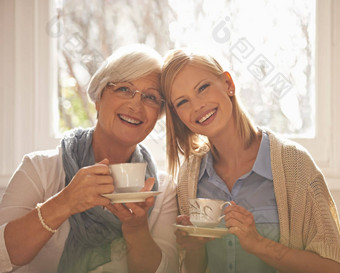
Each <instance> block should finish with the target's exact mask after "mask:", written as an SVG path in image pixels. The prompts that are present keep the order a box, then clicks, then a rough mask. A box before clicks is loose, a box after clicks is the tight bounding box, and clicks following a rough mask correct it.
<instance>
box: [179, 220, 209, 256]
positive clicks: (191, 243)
mask: <svg viewBox="0 0 340 273" xmlns="http://www.w3.org/2000/svg"><path fill="white" fill-rule="evenodd" d="M176 223H177V224H178V225H183V226H189V225H192V223H191V222H190V217H189V216H187V215H178V216H177V218H176ZM175 234H176V241H177V243H178V244H179V245H180V246H181V247H182V248H184V249H186V250H198V249H202V248H204V246H205V244H206V243H207V242H209V241H211V240H214V239H213V238H205V237H196V236H189V235H188V233H187V232H185V231H184V230H179V229H177V230H176V231H175Z"/></svg>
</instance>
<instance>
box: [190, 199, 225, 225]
mask: <svg viewBox="0 0 340 273" xmlns="http://www.w3.org/2000/svg"><path fill="white" fill-rule="evenodd" d="M226 204H228V205H229V206H230V205H231V203H230V202H228V201H227V202H225V201H223V200H215V199H206V198H189V215H190V222H191V223H192V224H193V225H194V226H197V227H216V226H218V225H219V223H220V221H221V220H222V219H223V218H224V215H222V209H223V206H224V205H226Z"/></svg>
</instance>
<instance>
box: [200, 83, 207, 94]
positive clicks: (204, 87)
mask: <svg viewBox="0 0 340 273" xmlns="http://www.w3.org/2000/svg"><path fill="white" fill-rule="evenodd" d="M209 86H210V84H208V83H206V84H203V85H202V86H201V87H200V88H198V91H199V92H202V91H204V90H205V89H206V88H208V87H209Z"/></svg>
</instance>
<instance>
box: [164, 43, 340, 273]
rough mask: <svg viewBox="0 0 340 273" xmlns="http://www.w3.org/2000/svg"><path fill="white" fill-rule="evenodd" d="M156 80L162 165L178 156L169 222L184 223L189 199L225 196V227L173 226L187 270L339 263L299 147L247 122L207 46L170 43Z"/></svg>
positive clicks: (298, 268) (334, 266) (327, 204)
mask: <svg viewBox="0 0 340 273" xmlns="http://www.w3.org/2000/svg"><path fill="white" fill-rule="evenodd" d="M161 86H162V89H161V90H162V92H163V96H164V98H165V99H166V102H167V106H166V115H167V126H166V127H167V148H168V162H169V166H170V170H171V171H172V172H174V170H175V169H176V167H177V166H178V162H179V154H180V153H182V154H184V157H185V161H184V163H183V165H182V166H181V168H180V172H179V175H178V186H177V187H178V200H179V208H180V211H181V214H182V215H181V216H180V217H179V218H178V223H181V224H182V225H183V224H185V225H188V224H190V222H189V219H188V216H187V215H188V214H189V202H188V198H196V197H199V198H210V199H219V200H224V201H229V202H231V203H232V205H231V206H228V207H227V208H226V209H225V210H224V214H225V216H224V222H223V223H221V225H222V226H224V227H227V228H228V229H229V234H227V235H225V236H222V237H221V238H218V239H215V240H211V239H207V238H197V237H190V236H188V234H187V233H186V232H184V231H181V230H178V231H176V234H177V241H178V243H179V244H180V245H181V246H182V247H183V248H184V249H185V250H186V256H185V258H184V260H183V268H185V269H186V270H187V271H186V272H193V273H199V272H205V270H206V269H209V270H210V272H212V273H222V272H223V273H226V272H253V273H257V272H258V273H263V272H276V271H280V272H287V273H291V272H301V273H302V272H303V273H307V272H328V273H329V272H334V273H336V272H340V235H339V232H340V227H339V226H340V225H339V219H338V216H337V211H336V207H335V204H334V202H333V199H332V197H331V195H330V193H329V191H328V188H327V185H326V183H325V180H324V177H323V175H322V174H321V172H320V170H319V168H318V167H317V166H316V165H315V163H314V161H313V159H312V158H311V156H310V155H309V154H308V152H307V151H306V150H305V149H303V148H302V147H301V146H299V145H298V144H296V143H294V142H292V141H288V140H286V139H283V138H281V137H279V136H278V135H276V134H275V133H273V132H271V131H270V130H265V129H263V128H258V127H255V126H254V125H253V123H252V122H251V120H250V119H249V118H248V117H247V115H246V114H245V112H244V111H243V110H242V108H241V107H240V105H239V103H238V101H237V92H236V88H235V85H234V82H233V80H232V77H231V75H230V74H229V73H228V72H225V71H224V70H223V68H222V67H221V66H220V64H219V63H218V62H217V61H216V60H215V59H214V58H212V57H211V56H209V55H207V54H204V53H203V54H202V53H199V52H195V51H191V50H189V49H178V50H173V51H171V52H170V53H169V54H168V56H167V57H166V59H165V63H164V65H163V70H162V78H161ZM204 138H206V143H205V144H204V143H203V141H202V140H204ZM179 228H180V227H179ZM193 228H194V227H193ZM185 229H186V230H189V227H185ZM209 232H213V230H208V231H205V235H206V234H207V233H209ZM189 235H190V233H189ZM195 235H199V233H198V234H197V233H196V234H195ZM181 256H182V255H181Z"/></svg>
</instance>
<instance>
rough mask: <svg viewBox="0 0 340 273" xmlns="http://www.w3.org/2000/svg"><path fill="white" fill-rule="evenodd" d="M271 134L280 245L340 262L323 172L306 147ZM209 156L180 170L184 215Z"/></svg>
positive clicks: (338, 229)
mask: <svg viewBox="0 0 340 273" xmlns="http://www.w3.org/2000/svg"><path fill="white" fill-rule="evenodd" d="M267 133H268V136H269V140H270V156H271V167H272V172H273V183H274V192H275V197H276V202H277V207H278V214H279V221H280V243H281V244H283V245H285V246H287V247H290V248H295V249H303V250H308V251H312V252H315V253H317V254H319V255H320V256H322V257H325V258H329V259H332V260H335V261H337V262H340V225H339V218H338V214H337V210H336V207H335V203H334V201H333V199H332V197H331V195H330V193H329V190H328V187H327V185H326V183H325V180H324V177H323V175H322V173H321V171H320V170H319V168H318V167H317V166H316V164H315V163H314V161H313V159H312V158H311V156H310V155H309V154H308V152H307V151H306V150H305V149H304V148H303V147H301V146H300V145H298V144H297V143H295V142H292V141H290V140H287V139H281V138H279V136H277V135H275V134H273V133H272V132H270V131H269V132H267ZM206 153H207V149H202V152H201V153H200V154H198V155H191V156H190V157H189V159H188V160H186V161H185V162H184V164H183V165H182V166H181V168H180V171H179V174H178V188H177V194H178V203H179V209H180V213H181V214H186V215H188V214H189V205H188V198H193V197H196V192H197V181H198V174H199V169H200V164H201V160H202V157H203V156H204V155H205V154H206ZM182 255H183V253H182ZM182 255H181V256H182ZM182 257H183V256H182Z"/></svg>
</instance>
